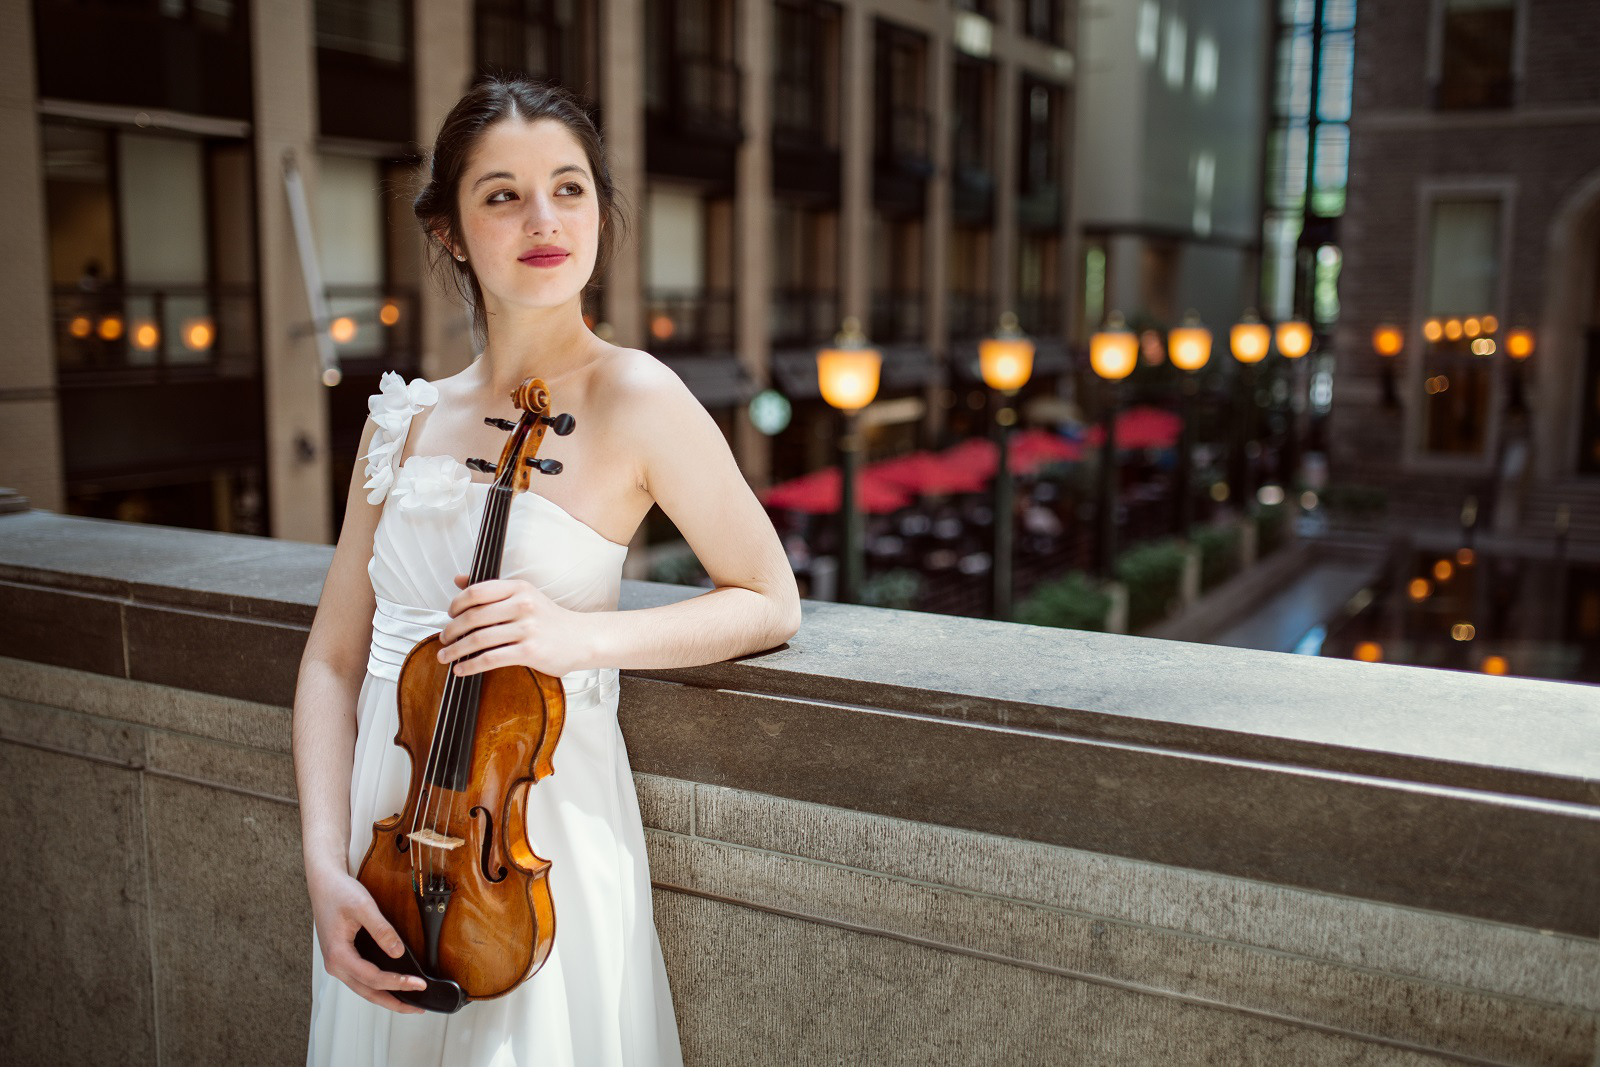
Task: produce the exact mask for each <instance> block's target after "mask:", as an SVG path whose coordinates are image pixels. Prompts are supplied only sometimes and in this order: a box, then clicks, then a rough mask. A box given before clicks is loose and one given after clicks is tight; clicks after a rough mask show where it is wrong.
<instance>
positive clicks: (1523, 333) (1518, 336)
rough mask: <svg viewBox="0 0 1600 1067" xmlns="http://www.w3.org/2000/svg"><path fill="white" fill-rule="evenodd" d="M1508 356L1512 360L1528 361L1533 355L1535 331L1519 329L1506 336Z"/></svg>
mask: <svg viewBox="0 0 1600 1067" xmlns="http://www.w3.org/2000/svg"><path fill="white" fill-rule="evenodd" d="M1506 355H1508V356H1510V357H1511V358H1512V359H1527V358H1528V357H1529V356H1531V355H1533V331H1532V330H1522V329H1517V330H1512V331H1511V332H1510V333H1508V334H1506Z"/></svg>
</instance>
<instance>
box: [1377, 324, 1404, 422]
mask: <svg viewBox="0 0 1600 1067" xmlns="http://www.w3.org/2000/svg"><path fill="white" fill-rule="evenodd" d="M1405 344H1406V339H1405V334H1403V333H1401V332H1400V327H1398V326H1391V325H1389V324H1388V323H1384V324H1383V325H1382V326H1379V327H1378V328H1377V329H1375V330H1373V331H1372V350H1373V351H1374V352H1376V353H1378V357H1379V359H1380V361H1381V363H1382V367H1383V406H1384V409H1385V410H1388V411H1393V410H1394V409H1395V408H1397V407H1399V406H1400V400H1399V398H1398V397H1396V396H1395V395H1394V358H1395V357H1396V356H1398V355H1399V354H1400V350H1401V349H1402V348H1404V347H1405Z"/></svg>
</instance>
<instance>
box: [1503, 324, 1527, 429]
mask: <svg viewBox="0 0 1600 1067" xmlns="http://www.w3.org/2000/svg"><path fill="white" fill-rule="evenodd" d="M1533 349H1534V340H1533V331H1532V330H1526V329H1520V328H1519V329H1515V330H1512V331H1511V332H1509V333H1507V334H1506V355H1508V356H1510V357H1511V398H1510V401H1509V403H1508V404H1507V407H1508V408H1509V409H1510V410H1511V411H1512V412H1514V413H1517V414H1521V413H1522V412H1525V411H1527V410H1528V405H1527V402H1526V401H1525V400H1524V399H1523V396H1522V368H1523V366H1524V365H1526V364H1527V362H1528V357H1529V356H1531V355H1533Z"/></svg>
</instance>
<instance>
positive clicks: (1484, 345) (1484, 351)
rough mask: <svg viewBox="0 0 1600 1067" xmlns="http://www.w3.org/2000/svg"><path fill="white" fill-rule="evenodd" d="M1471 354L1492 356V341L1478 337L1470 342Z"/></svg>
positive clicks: (1491, 339)
mask: <svg viewBox="0 0 1600 1067" xmlns="http://www.w3.org/2000/svg"><path fill="white" fill-rule="evenodd" d="M1472 354H1473V355H1475V356H1492V355H1494V340H1493V338H1489V337H1480V338H1478V339H1477V340H1476V341H1474V342H1472Z"/></svg>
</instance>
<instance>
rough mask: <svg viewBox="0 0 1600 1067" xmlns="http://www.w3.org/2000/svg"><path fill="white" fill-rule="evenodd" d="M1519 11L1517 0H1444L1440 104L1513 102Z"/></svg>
mask: <svg viewBox="0 0 1600 1067" xmlns="http://www.w3.org/2000/svg"><path fill="white" fill-rule="evenodd" d="M1516 15H1517V10H1516V0H1444V25H1443V26H1442V27H1441V28H1440V33H1441V36H1442V42H1441V44H1442V47H1441V49H1440V70H1439V81H1438V83H1437V84H1436V85H1435V86H1434V103H1435V105H1436V106H1438V107H1440V108H1482V107H1508V106H1509V105H1510V104H1511V87H1512V79H1513V72H1512V54H1513V50H1514V47H1515V37H1516V24H1517V18H1516Z"/></svg>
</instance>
